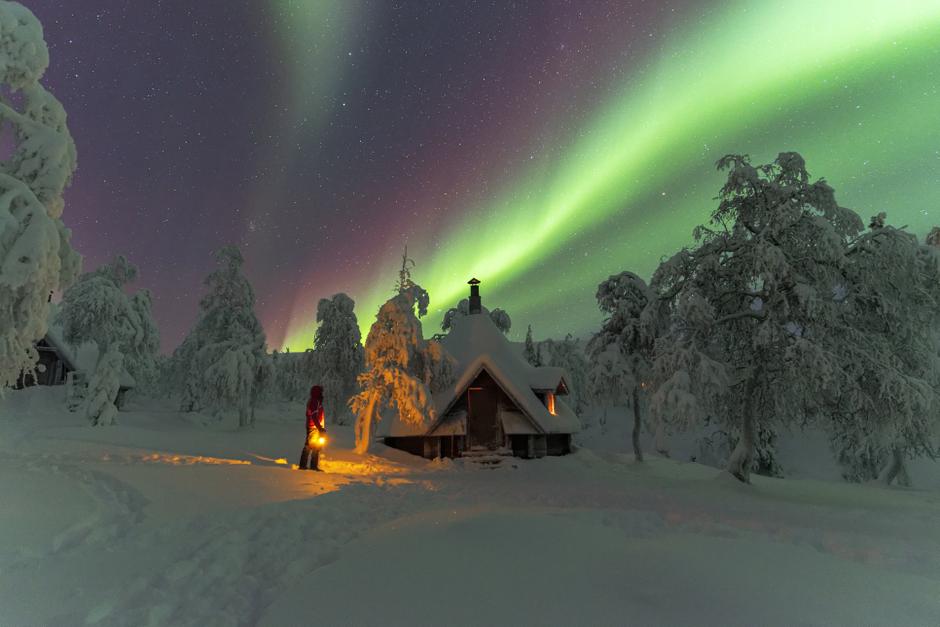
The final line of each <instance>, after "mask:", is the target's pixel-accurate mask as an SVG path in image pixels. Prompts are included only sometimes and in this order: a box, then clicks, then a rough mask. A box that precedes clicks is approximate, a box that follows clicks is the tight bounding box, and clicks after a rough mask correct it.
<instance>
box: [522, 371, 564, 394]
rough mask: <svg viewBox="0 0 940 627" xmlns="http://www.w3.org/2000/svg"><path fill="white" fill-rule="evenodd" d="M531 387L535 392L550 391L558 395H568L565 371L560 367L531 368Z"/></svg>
mask: <svg viewBox="0 0 940 627" xmlns="http://www.w3.org/2000/svg"><path fill="white" fill-rule="evenodd" d="M529 385H530V386H531V387H532V389H533V390H543V391H544V390H549V391H552V392H555V393H556V394H567V393H568V384H567V383H566V382H565V369H564V368H559V367H558V366H539V367H538V368H536V367H532V366H530V372H529Z"/></svg>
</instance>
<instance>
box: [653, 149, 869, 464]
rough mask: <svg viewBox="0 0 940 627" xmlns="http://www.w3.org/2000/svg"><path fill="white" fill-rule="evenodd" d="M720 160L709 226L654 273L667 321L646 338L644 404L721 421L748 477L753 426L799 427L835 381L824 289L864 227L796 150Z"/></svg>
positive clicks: (677, 418) (840, 379) (831, 311)
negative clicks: (651, 341) (648, 381)
mask: <svg viewBox="0 0 940 627" xmlns="http://www.w3.org/2000/svg"><path fill="white" fill-rule="evenodd" d="M718 166H719V168H720V169H723V170H727V171H728V178H727V181H726V183H725V185H724V186H723V187H722V189H721V192H720V195H719V199H720V202H719V206H718V208H717V209H716V210H715V211H714V212H713V213H712V216H711V221H710V222H709V225H708V226H699V227H697V228H696V229H695V231H694V235H695V239H696V242H697V244H696V246H695V247H694V248H692V249H683V250H681V251H680V252H678V253H677V254H675V255H674V256H673V257H672V258H670V259H669V260H667V261H665V262H664V263H663V264H662V265H661V266H660V267H659V268H658V269H657V271H656V273H655V274H654V277H653V281H652V288H653V290H654V291H655V292H656V294H657V296H658V297H659V298H661V299H663V300H665V301H666V303H667V304H668V307H669V310H670V313H671V314H672V321H671V323H670V326H669V328H668V331H667V332H666V333H665V334H664V335H663V337H661V338H660V339H659V341H658V342H657V345H656V360H655V362H654V371H655V373H656V379H657V383H658V386H657V389H656V391H655V393H654V394H653V397H652V409H653V411H654V412H655V413H656V414H657V415H658V416H661V417H665V418H667V419H670V420H672V421H674V422H678V423H680V424H690V423H703V422H705V421H706V420H707V419H717V420H718V421H720V423H722V424H723V426H724V427H725V429H724V430H725V431H726V432H729V433H733V434H735V436H736V438H737V443H736V445H735V448H734V450H733V451H732V453H731V456H730V459H729V460H728V470H729V472H731V473H732V474H733V475H734V476H735V477H737V478H739V479H740V480H742V481H749V478H750V473H751V470H752V464H753V462H754V460H755V456H756V446H757V444H758V431H759V428H763V429H765V430H768V429H769V430H772V429H775V428H776V427H778V426H780V425H787V424H794V423H795V424H803V423H805V422H806V421H807V420H810V419H811V418H814V417H816V416H818V415H819V414H820V413H821V412H823V411H824V410H825V409H826V408H827V407H828V406H830V401H831V400H832V399H834V398H837V397H838V395H839V394H840V393H841V391H842V389H843V386H844V383H845V378H844V376H843V374H842V366H843V364H842V358H843V354H842V352H841V351H840V350H839V349H838V347H837V346H835V338H836V337H837V335H838V333H837V332H836V331H839V330H841V329H843V328H844V327H845V326H846V325H847V324H848V323H847V321H846V320H845V318H844V316H842V311H841V309H842V308H843V305H842V304H841V303H840V302H838V300H837V299H835V298H834V297H833V289H834V287H835V286H837V285H839V284H840V283H841V282H842V281H843V280H844V278H843V272H844V268H845V266H846V264H847V263H848V260H847V258H846V244H847V242H848V241H849V240H850V238H852V237H854V236H856V235H857V234H858V233H859V232H860V231H861V230H862V226H863V225H862V222H861V220H860V219H859V217H858V216H857V215H856V214H855V213H854V212H852V211H851V210H848V209H845V208H843V207H840V206H839V205H838V203H837V202H836V200H835V194H834V192H833V190H832V188H831V187H829V186H828V185H827V184H826V183H825V182H824V181H822V180H820V181H816V182H814V183H811V182H810V179H809V174H808V173H807V171H806V167H805V164H804V161H803V158H802V157H801V156H800V155H798V154H796V153H781V154H780V155H779V156H778V157H777V159H776V160H774V162H773V163H771V164H767V165H761V166H753V165H751V163H750V161H749V159H748V158H747V157H745V156H740V155H729V156H726V157H724V158H722V159H721V160H719V162H718Z"/></svg>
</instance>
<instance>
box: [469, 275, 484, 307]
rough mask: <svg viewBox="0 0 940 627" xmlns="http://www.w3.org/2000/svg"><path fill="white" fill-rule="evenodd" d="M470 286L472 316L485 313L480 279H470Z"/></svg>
mask: <svg viewBox="0 0 940 627" xmlns="http://www.w3.org/2000/svg"><path fill="white" fill-rule="evenodd" d="M467 283H469V284H470V312H469V313H470V314H471V315H472V314H478V313H482V311H483V304H482V303H481V302H480V281H479V280H478V279H470V280H469V281H467Z"/></svg>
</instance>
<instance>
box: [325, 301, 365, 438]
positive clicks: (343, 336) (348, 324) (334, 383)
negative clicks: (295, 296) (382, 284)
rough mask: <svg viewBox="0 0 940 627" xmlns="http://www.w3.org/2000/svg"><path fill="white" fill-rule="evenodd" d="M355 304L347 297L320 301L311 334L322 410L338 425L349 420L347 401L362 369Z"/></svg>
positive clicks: (354, 389) (355, 388) (360, 342)
mask: <svg viewBox="0 0 940 627" xmlns="http://www.w3.org/2000/svg"><path fill="white" fill-rule="evenodd" d="M355 305H356V303H355V302H354V301H353V299H351V298H350V297H349V296H347V295H346V294H342V293H340V294H336V295H334V296H333V297H332V298H323V299H320V302H319V303H318V304H317V322H318V323H320V326H319V327H317V330H316V333H315V335H314V346H315V347H316V349H315V353H316V360H317V364H318V365H319V372H318V379H317V381H319V383H320V385H321V386H322V387H323V402H324V408H325V409H326V411H327V412H328V414H327V416H328V418H329V419H330V420H331V421H333V422H335V423H337V424H348V423H349V420H350V414H349V406H348V403H349V399H350V398H351V397H352V396H353V395H354V394H355V393H356V391H357V386H356V380H357V377H358V376H359V374H360V373H361V372H362V368H363V349H362V334H361V333H360V331H359V321H358V320H357V319H356V314H355V312H354V309H355Z"/></svg>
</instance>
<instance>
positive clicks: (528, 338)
mask: <svg viewBox="0 0 940 627" xmlns="http://www.w3.org/2000/svg"><path fill="white" fill-rule="evenodd" d="M523 356H524V357H525V360H526V361H527V362H529V364H530V365H532V366H536V367H538V366H541V365H542V358H541V355H540V354H539V347H538V344H537V343H535V342H533V341H532V325H531V324H530V325H529V328H528V329H527V330H526V332H525V348H524V349H523Z"/></svg>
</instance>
